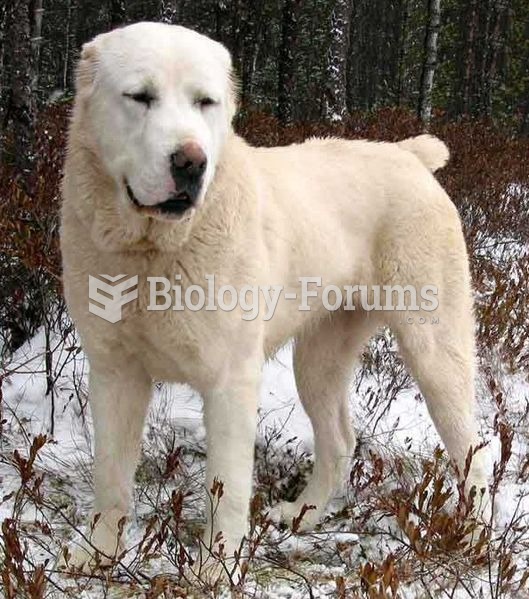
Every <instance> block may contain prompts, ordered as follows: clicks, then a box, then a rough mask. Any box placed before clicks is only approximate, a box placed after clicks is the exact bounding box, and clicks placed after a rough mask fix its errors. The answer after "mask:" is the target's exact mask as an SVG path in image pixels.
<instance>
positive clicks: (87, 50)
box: [75, 40, 99, 93]
mask: <svg viewBox="0 0 529 599" xmlns="http://www.w3.org/2000/svg"><path fill="white" fill-rule="evenodd" d="M98 61H99V50H98V48H97V43H96V40H93V41H91V42H88V43H86V44H84V45H83V48H82V50H81V57H80V58H79V62H78V63H77V68H76V71H75V89H76V91H77V93H81V92H85V93H86V92H90V90H91V89H92V87H93V85H94V81H95V78H96V72H97V64H98Z"/></svg>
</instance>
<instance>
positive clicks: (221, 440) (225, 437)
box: [204, 368, 260, 565]
mask: <svg viewBox="0 0 529 599" xmlns="http://www.w3.org/2000/svg"><path fill="white" fill-rule="evenodd" d="M230 378H231V380H230V381H229V382H227V383H226V384H225V385H222V387H220V388H215V389H213V390H210V391H209V392H206V393H205V394H204V396H205V397H204V418H205V424H206V432H207V444H208V447H207V465H206V485H207V491H208V497H207V498H206V512H207V518H208V524H207V526H206V531H205V533H204V544H205V545H206V547H207V548H212V547H213V548H218V545H219V544H218V542H217V543H215V540H216V539H217V538H218V537H217V536H218V534H219V533H222V540H221V543H222V544H223V545H224V551H225V553H226V556H227V557H228V558H233V553H234V551H236V550H238V549H239V546H240V543H241V541H242V539H243V536H244V535H245V534H246V531H247V526H248V521H247V519H248V509H249V501H250V497H251V493H252V472H253V456H254V447H255V434H256V427H257V404H258V393H259V382H260V369H258V368H256V369H255V373H253V374H252V375H249V376H247V377H244V376H242V375H238V376H237V377H236V378H235V379H233V378H232V377H230ZM215 481H219V482H220V483H222V491H223V493H222V496H221V497H220V499H219V498H218V494H217V495H216V496H212V494H211V490H212V489H213V488H214V486H215ZM232 563H233V561H232ZM228 565H229V564H228Z"/></svg>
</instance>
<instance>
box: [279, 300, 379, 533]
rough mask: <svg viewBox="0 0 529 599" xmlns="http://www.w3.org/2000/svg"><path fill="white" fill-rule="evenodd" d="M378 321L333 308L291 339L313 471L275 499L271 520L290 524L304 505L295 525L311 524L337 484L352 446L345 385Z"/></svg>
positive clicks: (364, 314) (313, 523)
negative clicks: (285, 497) (300, 485)
mask: <svg viewBox="0 0 529 599" xmlns="http://www.w3.org/2000/svg"><path fill="white" fill-rule="evenodd" d="M379 324H380V321H379V319H378V315H376V314H373V313H371V314H367V313H365V312H359V311H358V312H353V311H350V312H345V311H343V312H337V313H334V314H332V315H331V316H330V317H327V318H324V319H322V320H321V321H320V323H319V324H318V325H317V326H316V327H315V328H311V329H310V330H309V331H308V332H305V333H304V334H303V335H302V336H300V337H299V338H298V339H296V342H295V350H294V373H295V377H296V384H297V388H298V393H299V397H300V399H301V402H302V404H303V407H304V409H305V411H306V412H307V414H308V416H309V418H310V421H311V423H312V428H313V431H314V445H315V448H314V449H315V460H314V471H313V474H312V476H311V478H310V480H309V482H308V484H307V486H306V488H305V489H304V490H303V491H302V493H301V495H300V496H299V498H298V499H297V500H296V501H294V502H293V503H290V502H283V503H280V504H279V505H278V506H277V507H276V508H274V510H273V511H272V513H271V514H272V517H273V518H274V519H282V520H283V521H285V522H286V523H287V524H292V518H294V517H295V516H297V515H299V513H300V512H301V509H302V508H303V506H304V505H312V506H315V509H313V510H309V511H308V512H306V514H305V516H304V518H303V520H302V524H301V527H302V528H304V529H310V528H314V526H315V525H316V524H317V523H318V521H319V519H320V518H321V516H322V514H323V511H324V510H325V506H326V505H327V503H328V501H329V499H331V497H332V495H333V492H334V491H335V490H336V489H337V488H338V486H339V485H340V483H342V481H343V478H344V475H345V471H346V468H347V467H348V465H349V463H350V458H351V456H352V454H353V452H354V449H355V443H356V441H355V436H354V432H353V429H352V425H351V418H350V414H349V403H348V401H349V386H350V381H351V379H352V375H353V373H354V365H355V361H356V359H357V357H358V356H359V354H360V352H361V349H362V347H363V345H364V344H365V343H366V341H367V340H368V339H369V337H370V336H371V335H372V334H373V333H374V332H375V331H376V328H377V326H378V325H379Z"/></svg>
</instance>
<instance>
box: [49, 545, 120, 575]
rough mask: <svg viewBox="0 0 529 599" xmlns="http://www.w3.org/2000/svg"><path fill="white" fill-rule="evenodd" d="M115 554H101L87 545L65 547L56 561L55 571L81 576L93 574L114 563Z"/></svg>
mask: <svg viewBox="0 0 529 599" xmlns="http://www.w3.org/2000/svg"><path fill="white" fill-rule="evenodd" d="M114 554H115V552H112V553H101V552H99V551H97V549H95V548H94V547H90V546H89V545H87V544H80V545H75V546H73V547H65V548H64V550H63V551H62V552H61V554H60V555H59V558H58V560H57V569H59V570H66V571H70V572H77V573H81V574H93V572H94V571H96V570H98V569H100V568H110V567H111V566H112V565H114V564H115V563H116V559H115V557H114Z"/></svg>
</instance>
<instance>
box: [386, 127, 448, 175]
mask: <svg viewBox="0 0 529 599" xmlns="http://www.w3.org/2000/svg"><path fill="white" fill-rule="evenodd" d="M397 145H398V146H399V147H400V148H402V149H403V150H407V151H408V152H411V153H412V154H415V156H417V158H418V159H419V160H420V161H421V162H422V163H423V164H424V166H425V167H426V168H428V169H429V170H431V171H432V173H435V171H437V170H439V169H440V168H443V166H445V165H446V163H447V162H448V159H449V158H450V152H449V150H448V147H447V146H446V144H445V143H444V142H443V141H441V140H440V139H439V138H438V137H434V136H433V135H418V136H417V137H409V138H408V139H405V140H404V141H399V142H398V144H397Z"/></svg>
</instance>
